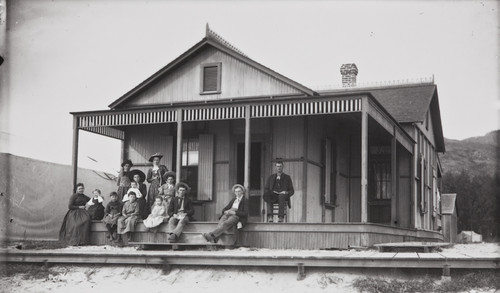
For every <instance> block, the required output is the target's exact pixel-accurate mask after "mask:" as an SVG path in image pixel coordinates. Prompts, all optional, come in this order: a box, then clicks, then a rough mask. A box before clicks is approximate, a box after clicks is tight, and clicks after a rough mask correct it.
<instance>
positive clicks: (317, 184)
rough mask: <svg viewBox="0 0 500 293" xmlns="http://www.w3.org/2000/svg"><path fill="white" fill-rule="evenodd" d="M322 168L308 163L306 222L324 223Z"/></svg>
mask: <svg viewBox="0 0 500 293" xmlns="http://www.w3.org/2000/svg"><path fill="white" fill-rule="evenodd" d="M321 171H322V170H321V167H319V166H317V165H315V164H311V163H308V164H307V192H306V194H305V197H306V199H307V204H306V211H307V213H306V222H307V223H320V222H322V213H321V210H322V206H321V199H320V197H321V190H322V188H321V182H322V180H321V175H322V172H321Z"/></svg>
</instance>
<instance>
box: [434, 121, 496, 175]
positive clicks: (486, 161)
mask: <svg viewBox="0 0 500 293" xmlns="http://www.w3.org/2000/svg"><path fill="white" fill-rule="evenodd" d="M499 134H500V130H495V131H492V132H489V133H487V134H486V135H484V136H477V137H471V138H466V139H463V140H455V139H447V138H445V145H446V153H445V154H444V155H441V156H440V159H441V163H442V166H443V170H444V173H445V174H446V173H453V174H458V173H460V172H462V171H465V172H466V173H468V174H469V176H470V177H475V176H477V175H485V174H487V175H491V176H493V175H494V174H495V171H496V170H497V169H496V168H497V165H498V159H497V157H498V154H499V153H500V147H499V144H498V138H499Z"/></svg>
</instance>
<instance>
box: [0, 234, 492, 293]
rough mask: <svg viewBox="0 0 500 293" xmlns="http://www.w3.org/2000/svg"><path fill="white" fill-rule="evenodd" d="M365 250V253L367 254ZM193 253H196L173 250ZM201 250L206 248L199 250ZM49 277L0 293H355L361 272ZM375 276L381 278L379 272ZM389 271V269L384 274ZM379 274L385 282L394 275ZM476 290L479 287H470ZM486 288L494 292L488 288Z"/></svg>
mask: <svg viewBox="0 0 500 293" xmlns="http://www.w3.org/2000/svg"><path fill="white" fill-rule="evenodd" d="M61 250H72V251H81V252H85V251H93V252H98V251H113V252H123V253H134V252H135V249H134V248H131V247H125V248H117V247H111V246H86V247H68V248H63V249H61ZM373 252H374V251H371V252H370V254H373ZM443 252H450V253H462V254H465V253H468V254H471V252H474V254H478V255H500V246H499V245H498V244H496V243H479V244H456V245H454V246H453V247H451V248H445V249H443ZM179 253H196V252H192V251H191V252H179ZM199 253H206V252H201V251H200V252H199ZM213 253H215V254H220V255H221V257H223V256H224V255H243V254H244V255H248V254H249V253H252V254H253V253H256V254H259V255H263V256H264V255H274V256H276V255H283V256H285V255H301V256H309V255H311V256H314V255H316V256H318V255H321V256H325V255H328V254H330V253H333V252H331V251H319V250H313V251H309V250H307V251H298V250H271V249H258V250H255V249H248V248H239V249H234V250H223V251H214V252H213ZM49 271H50V272H52V273H53V274H52V275H49V277H48V278H47V279H33V278H30V277H28V278H26V276H23V274H17V275H15V276H13V277H9V278H7V277H3V278H0V292H9V293H10V292H12V293H17V292H19V293H21V292H23V293H24V292H27V293H35V292H37V293H38V292H56V293H67V292H71V293H79V292H82V293H88V292H109V293H113V292H120V293H124V292H134V293H156V292H189V293H195V292H221V291H222V292H252V293H263V292H273V293H279V292H284V293H285V292H286V293H295V292H297V293H299V292H300V293H303V292H307V293H309V292H311V293H313V292H345V293H353V292H357V291H356V290H355V289H354V288H352V283H353V281H354V280H356V279H358V278H364V277H366V274H364V272H363V271H362V270H351V271H347V272H346V271H345V270H344V271H342V270H338V269H327V268H325V269H309V268H306V278H305V279H304V280H301V281H298V280H297V269H296V268H268V267H266V268H253V267H249V268H247V269H245V268H233V267H231V268H229V267H215V268H207V267H203V268H193V267H188V268H186V267H174V268H173V269H172V270H171V272H170V273H168V274H164V273H163V272H162V270H161V269H159V268H158V267H133V266H105V267H102V266H99V267H93V266H54V267H51V268H49ZM379 273H381V274H380V275H379V276H378V277H383V276H384V275H383V274H382V272H379ZM388 273H389V272H388ZM394 277H395V276H391V275H389V274H387V275H385V278H386V279H387V280H390V279H392V278H394ZM470 292H482V291H470ZM486 292H495V290H490V291H486Z"/></svg>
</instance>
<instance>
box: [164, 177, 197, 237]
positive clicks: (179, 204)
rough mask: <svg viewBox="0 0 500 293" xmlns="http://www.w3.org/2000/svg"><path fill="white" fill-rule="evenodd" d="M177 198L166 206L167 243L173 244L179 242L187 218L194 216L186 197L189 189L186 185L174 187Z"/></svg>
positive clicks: (187, 221) (181, 183) (191, 206)
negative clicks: (167, 219) (168, 218)
mask: <svg viewBox="0 0 500 293" xmlns="http://www.w3.org/2000/svg"><path fill="white" fill-rule="evenodd" d="M175 190H176V191H177V196H176V197H174V198H173V199H172V200H171V201H170V204H169V205H168V212H167V213H168V216H169V217H170V220H169V221H168V231H169V235H168V242H170V243H175V242H177V241H178V240H179V237H180V236H181V233H182V230H183V229H184V226H186V225H187V224H188V223H189V218H190V217H191V216H192V215H193V214H194V209H193V204H192V203H191V200H190V199H189V198H188V197H187V196H186V195H187V193H188V192H189V190H190V188H189V186H188V185H187V184H186V183H183V182H179V183H177V185H176V186H175Z"/></svg>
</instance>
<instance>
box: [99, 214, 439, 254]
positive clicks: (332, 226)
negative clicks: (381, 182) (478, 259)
mask: <svg viewBox="0 0 500 293" xmlns="http://www.w3.org/2000/svg"><path fill="white" fill-rule="evenodd" d="M216 225H217V223H216V222H191V223H189V224H188V225H186V227H185V228H184V231H183V232H184V233H183V235H182V237H181V239H180V242H189V243H200V244H203V243H205V240H204V239H203V237H202V236H201V234H202V233H205V232H207V231H211V230H213V229H214V228H215V227H216ZM105 232H106V227H105V226H104V224H103V223H102V222H101V221H93V222H92V224H91V233H90V240H91V244H93V245H104V244H109V243H108V242H107V240H105ZM167 232H168V229H167V224H166V223H164V224H162V225H160V227H159V231H158V233H156V234H155V233H151V232H148V231H147V229H146V228H145V227H144V225H143V224H142V222H141V221H139V222H138V223H137V225H136V231H135V232H133V233H132V240H133V241H134V242H149V243H167V239H166V238H167ZM234 235H235V232H234V231H228V232H226V233H225V234H223V237H222V238H221V240H220V242H221V243H223V244H232V243H234ZM443 239H444V237H443V235H442V234H440V233H438V232H435V231H423V230H413V229H403V228H398V227H390V226H385V225H377V224H369V223H368V224H361V223H356V224H350V223H329V224H325V223H280V224H269V223H248V224H247V225H246V226H245V227H244V228H243V229H242V230H240V231H239V232H238V244H239V245H243V246H250V247H259V248H271V249H324V248H348V247H349V246H366V247H370V246H373V245H374V244H379V243H388V242H403V241H434V242H440V241H443Z"/></svg>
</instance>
